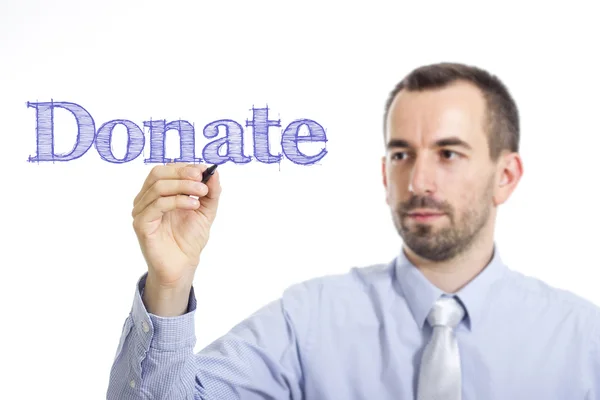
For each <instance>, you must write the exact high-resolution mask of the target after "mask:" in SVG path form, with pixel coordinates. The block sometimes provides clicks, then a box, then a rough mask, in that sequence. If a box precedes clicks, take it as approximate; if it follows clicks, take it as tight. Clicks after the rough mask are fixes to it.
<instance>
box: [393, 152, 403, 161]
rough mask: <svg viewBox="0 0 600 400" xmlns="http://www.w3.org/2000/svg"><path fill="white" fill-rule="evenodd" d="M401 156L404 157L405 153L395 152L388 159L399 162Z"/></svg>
mask: <svg viewBox="0 0 600 400" xmlns="http://www.w3.org/2000/svg"><path fill="white" fill-rule="evenodd" d="M402 156H406V153H405V152H402V151H397V152H395V153H393V154H392V156H391V157H390V158H391V159H392V160H401V159H402Z"/></svg>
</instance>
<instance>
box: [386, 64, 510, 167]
mask: <svg viewBox="0 0 600 400" xmlns="http://www.w3.org/2000/svg"><path fill="white" fill-rule="evenodd" d="M458 81H464V82H469V83H471V84H474V85H475V86H477V87H478V88H479V89H480V90H481V92H482V94H483V97H484V99H485V102H486V121H485V125H486V126H484V128H485V129H486V132H487V134H488V144H489V149H490V158H491V159H492V160H493V161H497V160H498V157H499V156H500V154H501V153H502V151H504V150H508V151H510V152H518V151H519V111H518V109H517V105H516V103H515V101H514V100H513V98H512V96H511V94H510V93H509V91H508V89H507V88H506V86H505V85H504V84H503V83H502V81H500V79H499V78H497V77H496V76H495V75H492V74H490V73H489V72H487V71H485V70H483V69H481V68H478V67H475V66H470V65H465V64H460V63H450V62H442V63H437V64H430V65H424V66H421V67H419V68H416V69H414V70H413V71H412V72H410V73H409V74H408V75H407V76H406V77H405V78H404V79H403V80H402V81H400V83H398V84H397V85H396V87H395V88H394V89H393V90H392V92H391V93H390V95H389V98H388V100H387V102H386V106H385V114H384V122H383V126H384V137H385V132H386V130H387V118H388V113H389V110H390V106H391V104H392V102H393V101H394V98H395V97H396V95H397V94H398V93H399V92H400V91H401V90H407V91H423V90H431V89H440V88H443V87H445V86H448V85H450V84H452V83H455V82H458Z"/></svg>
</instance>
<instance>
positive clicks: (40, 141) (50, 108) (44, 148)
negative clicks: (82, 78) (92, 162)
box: [27, 101, 96, 162]
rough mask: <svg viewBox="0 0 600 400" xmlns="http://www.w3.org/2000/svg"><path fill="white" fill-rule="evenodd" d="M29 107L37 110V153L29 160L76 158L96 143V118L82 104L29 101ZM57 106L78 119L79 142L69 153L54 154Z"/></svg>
mask: <svg viewBox="0 0 600 400" xmlns="http://www.w3.org/2000/svg"><path fill="white" fill-rule="evenodd" d="M27 107H33V108H35V109H36V111H37V113H36V118H37V128H36V136H37V155H36V156H35V157H31V156H30V157H29V160H28V161H29V162H39V161H71V160H75V159H76V158H79V157H81V156H82V155H84V154H85V153H86V152H87V151H88V150H89V149H90V147H92V144H94V139H95V136H96V126H95V125H94V119H93V118H92V116H91V115H90V113H88V112H87V111H86V110H85V108H83V107H81V106H80V105H78V104H75V103H67V102H56V103H55V102H53V101H50V102H49V103H48V102H45V103H30V102H27ZM56 107H58V108H64V109H65V110H68V111H70V112H71V114H73V115H74V116H75V120H76V121H77V142H76V143H75V146H73V150H71V152H70V153H68V154H54V108H56Z"/></svg>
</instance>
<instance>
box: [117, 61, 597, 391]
mask: <svg viewBox="0 0 600 400" xmlns="http://www.w3.org/2000/svg"><path fill="white" fill-rule="evenodd" d="M384 126H385V129H384V132H385V133H384V136H385V146H386V154H385V156H384V157H383V159H382V164H381V165H382V176H383V184H384V186H385V188H386V192H387V198H386V200H387V204H388V205H389V206H390V209H391V212H392V216H393V221H394V223H395V226H396V228H397V230H398V232H399V234H400V236H401V237H402V239H403V247H402V250H401V251H399V254H398V257H397V258H396V259H395V260H392V261H391V262H390V263H389V264H384V265H374V266H368V267H363V268H354V269H352V270H350V271H349V272H348V273H346V274H340V275H336V276H327V277H319V278H315V279H313V280H310V281H307V282H303V283H299V284H297V285H294V286H292V287H290V288H288V289H287V290H286V291H285V292H284V294H283V296H282V297H281V298H280V299H278V300H277V301H274V302H272V303H271V304H268V305H267V306H265V307H263V308H262V309H260V310H259V311H258V312H257V313H255V314H253V315H252V316H250V317H248V319H246V320H245V321H242V322H241V323H240V324H239V325H237V326H235V327H234V328H233V329H232V330H231V331H230V332H229V333H228V334H227V335H225V336H224V337H222V338H220V339H219V340H217V341H215V342H214V343H212V344H211V345H209V346H208V347H207V348H205V349H204V350H203V351H201V352H200V353H198V354H194V353H193V347H194V345H195V333H194V310H195V308H196V301H195V297H194V291H193V287H192V281H193V277H194V272H195V269H196V266H197V265H198V264H199V259H200V254H201V252H202V249H203V248H204V246H205V245H206V243H207V240H208V237H209V231H210V226H211V224H212V222H213V221H214V219H215V216H216V213H217V206H218V202H219V195H220V191H221V188H220V185H219V176H218V173H217V174H215V175H214V176H213V177H212V178H211V179H210V180H209V181H208V182H207V184H206V185H203V184H201V183H199V180H200V178H199V177H200V173H201V171H203V170H204V169H205V167H204V166H191V167H186V168H184V167H183V166H181V165H167V166H160V167H156V168H154V169H153V170H152V172H151V173H150V175H149V176H148V178H147V180H146V182H145V183H144V185H143V188H142V189H141V191H140V193H139V194H138V196H137V197H136V199H135V201H134V208H133V212H132V215H133V217H134V222H133V225H134V229H135V232H136V234H137V236H138V239H139V241H140V245H141V249H142V252H143V254H144V257H145V259H146V261H147V264H148V272H147V274H144V275H143V276H142V277H141V279H140V281H139V282H138V286H137V288H136V292H135V298H134V303H133V307H132V312H131V314H130V316H129V317H128V318H127V319H126V321H125V326H124V330H123V333H122V337H121V342H120V344H119V348H118V351H117V355H116V358H115V361H114V365H113V368H112V371H111V375H110V384H109V388H108V398H109V399H315V400H350V399H369V400H371V399H372V400H388V399H389V400H392V399H394V400H400V399H418V400H425V399H431V400H434V399H444V400H457V399H464V400H471V399H477V400H482V399H485V400H491V399H502V400H508V399H510V400H518V399H523V400H525V399H527V400H531V399H544V400H551V399H557V400H558V399H561V400H565V399H569V400H575V399H586V400H591V399H600V311H599V308H598V307H596V306H595V305H593V304H592V303H590V302H588V301H586V300H584V299H582V298H580V297H577V296H576V295H574V294H572V293H570V292H567V291H564V290H559V289H556V288H552V287H550V286H548V285H546V284H544V283H543V282H541V281H539V280H537V279H534V278H531V277H527V276H524V275H522V274H520V273H518V272H516V271H513V270H511V269H509V268H508V267H507V266H506V265H505V264H504V263H503V262H502V260H501V258H500V254H499V250H498V247H497V245H496V243H495V241H494V225H495V218H496V212H497V208H498V206H500V205H501V204H503V203H504V202H505V201H507V200H508V198H509V197H510V195H511V193H512V192H513V191H514V190H515V188H516V187H517V184H518V182H519V180H520V178H521V176H522V173H523V168H522V163H521V159H520V156H519V154H518V147H519V117H518V110H517V107H516V105H515V103H514V101H513V99H512V98H511V96H510V94H509V92H508V90H507V89H506V88H505V86H504V85H503V84H502V83H501V81H500V80H498V79H497V78H496V77H495V76H493V75H491V74H489V73H487V72H486V71H484V70H481V69H478V68H475V67H471V66H466V65H462V64H451V63H440V64H435V65H428V66H424V67H421V68H418V69H416V70H414V71H412V72H411V73H410V74H409V75H408V76H407V77H406V78H405V79H404V80H403V81H402V82H401V83H400V84H399V85H398V86H397V87H396V88H395V89H394V90H393V91H392V93H391V95H390V98H389V100H388V102H387V105H386V113H385V118H384ZM187 195H195V196H198V197H199V199H200V202H199V203H198V202H197V201H196V200H194V199H193V198H190V197H189V196H187Z"/></svg>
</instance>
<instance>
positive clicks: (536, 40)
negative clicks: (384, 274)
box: [0, 0, 600, 400]
mask: <svg viewBox="0 0 600 400" xmlns="http://www.w3.org/2000/svg"><path fill="white" fill-rule="evenodd" d="M531 3H533V2H528V3H527V4H528V5H519V6H517V5H516V4H517V3H516V2H515V3H514V5H511V4H510V3H508V2H505V1H503V2H494V3H492V2H477V3H464V2H456V1H454V2H426V1H418V2H417V1H414V2H401V1H393V2H385V3H384V2H376V1H369V2H362V3H351V4H350V3H349V2H340V3H335V2H332V1H329V2H326V1H319V2H309V1H297V2H293V3H292V2H275V1H272V2H267V1H252V2H250V1H248V2H245V1H237V2H232V1H211V2H200V1H197V2H191V1H187V2H186V1H173V2H167V1H161V2H154V1H139V2H137V1H119V2H117V1H98V2H83V1H75V0H60V1H53V2H48V1H45V2H42V1H16V0H3V1H2V2H1V3H0V38H1V40H2V41H1V47H0V117H1V127H2V129H1V132H0V135H1V136H0V137H1V139H0V140H1V143H2V144H1V145H0V152H1V158H0V159H1V161H0V162H1V163H2V165H1V169H0V171H1V172H0V173H1V174H2V175H1V178H2V180H1V181H0V190H1V196H0V202H1V203H0V205H1V210H2V223H1V226H2V229H1V230H0V232H1V235H2V237H1V239H2V240H1V242H0V244H1V246H2V248H1V253H0V254H1V255H2V259H1V260H2V261H1V267H2V275H1V276H0V282H2V286H1V287H0V296H1V299H0V300H1V301H0V304H1V307H2V318H1V319H0V321H1V322H0V324H1V326H0V335H1V341H0V344H1V345H2V347H3V350H2V355H1V356H0V364H1V370H2V376H3V378H2V383H1V384H0V398H2V399H11V400H12V399H15V400H16V399H33V398H51V399H61V400H67V399H78V400H80V399H102V398H105V391H106V388H107V385H108V376H109V372H110V367H111V365H112V361H113V357H114V354H115V351H116V348H117V344H118V340H119V337H120V333H121V327H122V324H123V322H124V320H125V318H126V316H127V314H128V312H129V310H130V307H131V302H132V300H133V295H134V290H135V283H136V282H137V280H138V278H139V277H140V276H141V275H142V274H143V273H144V271H145V268H146V266H145V263H144V260H143V258H142V256H141V253H140V251H139V247H138V243H137V239H136V237H135V235H134V232H133V229H132V227H131V216H130V212H131V208H132V201H133V198H134V197H135V195H136V194H137V192H138V190H139V189H140V187H141V184H142V182H143V180H144V179H145V177H146V175H147V173H148V172H149V171H150V169H151V168H152V165H145V164H144V163H143V161H142V156H140V157H139V158H138V159H136V160H134V161H132V162H130V163H128V164H109V163H107V162H105V161H103V160H101V159H100V157H99V155H98V153H97V151H96V149H95V147H92V148H91V149H90V151H89V152H88V153H87V154H86V155H84V156H83V157H82V158H81V159H78V160H75V161H71V162H67V163H55V164H52V163H40V164H31V163H28V162H27V159H28V157H29V156H32V155H35V150H36V147H35V110H34V109H32V108H27V106H26V103H27V102H28V101H31V102H35V101H50V99H53V100H54V101H71V102H75V103H78V104H80V105H82V106H83V107H85V108H86V109H87V110H88V111H89V112H90V113H91V114H92V116H93V117H94V119H95V121H96V127H99V126H100V125H101V124H102V123H104V122H107V121H109V120H111V119H116V118H125V119H130V120H132V121H134V122H136V123H138V124H139V125H142V122H143V121H144V120H148V119H150V118H153V119H162V118H164V119H167V120H173V119H178V118H182V119H187V120H189V121H191V122H194V123H195V125H196V128H197V136H196V137H197V140H198V141H199V142H200V143H201V144H202V145H203V144H205V143H207V142H208V141H209V140H207V139H205V138H203V136H202V134H201V128H202V127H203V126H204V125H206V124H207V123H209V122H212V121H214V120H217V119H221V118H230V119H233V120H236V121H238V122H239V123H241V124H242V125H244V122H245V120H246V119H250V118H251V117H252V114H251V111H250V109H251V108H252V106H256V107H262V106H265V105H267V104H268V106H269V107H270V108H271V114H270V115H271V116H272V117H273V119H276V118H281V120H282V127H285V126H287V124H289V123H290V122H291V121H293V120H295V119H298V118H310V119H314V120H316V121H317V122H319V123H320V124H321V125H323V126H324V127H325V128H326V130H327V136H328V139H329V141H328V143H327V150H328V151H329V153H328V154H327V155H326V156H325V158H324V159H323V160H322V161H321V162H320V163H319V164H318V165H312V166H299V165H294V164H293V163H291V162H290V161H287V160H284V161H283V162H282V163H281V164H271V165H263V164H258V163H257V162H253V163H251V164H247V165H239V166H238V165H233V164H231V163H228V164H226V165H224V166H222V167H220V173H221V179H222V184H223V189H224V192H223V198H222V202H221V206H220V209H219V216H218V218H217V221H216V222H215V224H214V227H213V231H212V235H211V240H210V243H209V246H208V248H207V249H206V251H205V253H204V254H203V256H202V264H201V265H200V267H199V269H198V272H197V275H196V279H195V288H196V291H197V292H196V293H197V298H198V311H197V314H196V325H197V337H198V343H197V350H199V349H200V348H202V347H204V346H205V345H207V344H208V343H209V342H210V341H212V340H214V339H216V338H217V337H218V336H220V335H221V334H224V333H225V332H226V331H227V330H228V329H229V328H231V327H232V326H233V324H234V323H236V322H238V321H239V320H241V319H242V318H244V317H246V316H247V315H248V314H250V313H251V312H252V311H254V310H255V309H257V308H258V307H260V306H262V305H263V304H265V303H266V302H268V301H269V300H272V299H274V298H275V297H277V296H279V295H280V293H281V291H282V290H283V289H284V288H285V287H287V286H289V285H291V284H293V283H295V282H298V281H300V280H304V279H308V278H311V277H315V276H320V275H324V274H331V273H338V272H345V271H347V270H348V269H349V268H350V267H352V266H357V265H368V264H371V263H376V262H384V261H388V260H390V259H391V258H392V257H394V256H395V255H396V254H397V252H398V251H399V250H400V246H401V241H400V238H399V237H398V235H397V233H396V231H395V229H394V228H393V224H392V222H391V217H390V213H389V210H388V208H387V206H386V204H385V200H384V191H383V187H382V184H381V177H380V156H381V155H382V154H383V142H382V140H383V139H382V115H383V107H384V102H385V99H386V96H387V94H388V92H389V91H390V90H391V88H392V87H393V85H394V84H395V83H396V82H397V81H398V80H399V79H401V78H402V76H404V75H405V74H406V73H408V72H409V71H410V70H411V69H412V68H415V67H417V66H419V65H422V64H425V63H432V62H438V61H459V62H465V63H470V64H475V65H478V66H480V67H483V68H486V69H489V70H490V71H491V72H493V73H495V74H498V75H499V76H500V78H501V79H503V80H504V81H505V82H506V84H507V85H508V87H509V89H510V90H511V92H512V93H513V95H514V97H515V98H516V100H517V103H518V106H519V108H520V112H521V116H522V140H521V145H522V152H521V153H522V157H523V160H524V171H525V174H524V177H523V179H522V181H521V183H520V185H519V186H518V188H517V190H516V192H515V193H514V194H513V196H512V197H511V199H510V200H509V201H508V203H507V204H506V205H504V206H502V207H501V209H500V210H501V211H500V214H499V219H498V225H497V243H498V245H499V248H500V250H501V253H502V257H503V259H504V260H505V261H506V262H507V263H508V264H509V266H510V267H511V268H513V269H516V270H519V271H522V272H524V273H526V274H530V275H534V276H536V277H538V278H540V279H543V280H544V281H546V282H548V283H549V284H551V285H554V286H557V287H560V288H564V289H568V290H571V291H574V292H576V293H578V294H579V295H581V296H583V297H586V298H588V299H590V300H591V301H593V302H595V303H597V304H600V292H599V291H598V288H597V281H598V269H599V268H600V262H599V261H598V253H597V249H598V243H597V242H598V240H597V239H598V238H599V237H600V235H599V234H598V227H599V226H600V216H599V215H600V213H599V212H598V182H599V181H600V180H599V179H598V172H599V171H600V167H599V166H598V159H599V156H600V153H599V148H600V139H599V137H600V129H599V127H598V119H597V118H598V117H597V116H598V115H599V113H598V107H599V105H600V104H599V102H598V98H597V96H598V93H599V91H600V61H599V60H600V58H599V56H598V38H600V25H598V23H597V18H596V16H597V13H595V12H593V9H592V7H596V6H597V5H594V6H592V4H593V2H591V1H590V2H587V3H584V2H577V1H569V2H563V3H562V4H564V5H560V6H550V5H547V4H545V3H541V2H540V7H533V6H531V5H530V4H531ZM542 4H543V6H542ZM124 132H125V131H124V129H122V127H120V128H117V129H116V130H115V134H114V138H115V139H114V140H115V142H114V144H113V148H114V151H115V153H116V155H117V156H122V155H123V154H124V145H123V143H124V140H125V135H124ZM145 132H147V130H145ZM75 133H76V128H75V122H74V119H73V118H72V117H71V116H69V114H67V113H66V112H65V111H61V110H58V111H57V112H56V125H55V135H56V136H55V140H56V150H57V152H63V153H64V152H68V151H70V149H71V148H72V147H73V145H74V140H75ZM246 134H247V136H246V138H247V144H251V141H250V140H249V139H250V136H248V135H249V134H251V130H250V129H248V130H247V131H246ZM279 134H280V129H272V130H271V135H272V138H274V139H273V140H275V141H274V142H273V144H272V151H273V152H274V153H277V152H279V151H280V150H281V146H280V145H279V143H278V140H277V139H278V135H279ZM169 137H170V139H169V141H168V145H169V147H168V150H167V156H170V157H176V156H178V155H179V153H178V152H179V150H178V147H177V142H176V141H174V140H173V138H175V135H174V134H170V135H169ZM246 147H247V153H248V152H250V153H251V151H252V149H251V146H246ZM300 148H301V150H304V151H307V152H310V149H308V148H302V147H300ZM148 149H149V146H148V144H147V146H146V148H145V150H144V157H147V156H148ZM312 150H313V151H315V152H316V151H318V149H317V148H315V147H314V146H313V147H312ZM313 154H314V153H313Z"/></svg>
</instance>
